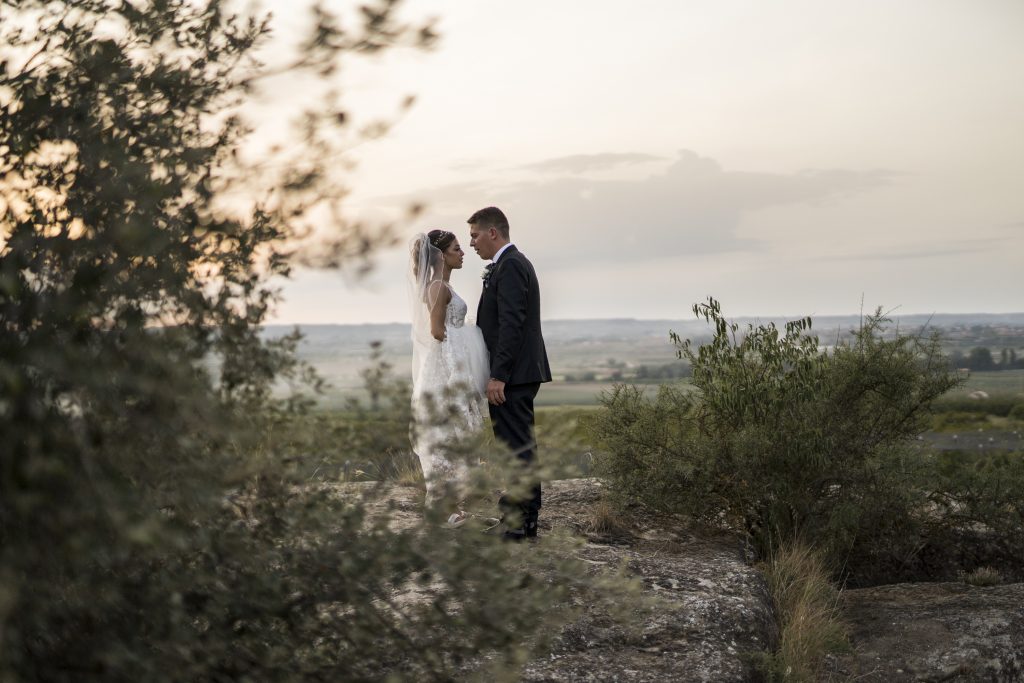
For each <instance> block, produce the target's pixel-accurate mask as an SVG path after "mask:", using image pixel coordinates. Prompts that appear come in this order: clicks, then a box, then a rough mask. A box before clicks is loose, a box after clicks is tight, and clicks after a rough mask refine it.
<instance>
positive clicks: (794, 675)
mask: <svg viewBox="0 0 1024 683" xmlns="http://www.w3.org/2000/svg"><path fill="white" fill-rule="evenodd" d="M762 570H763V571H764V574H765V577H766V578H767V580H768V588H769V590H770V591H771V595H772V601H773V603H774V606H775V612H776V617H777V619H778V622H779V647H778V650H777V651H776V652H774V653H773V654H771V655H770V656H768V657H767V658H766V667H765V668H766V671H765V673H766V674H767V676H768V679H769V680H774V681H801V682H802V681H818V680H822V677H823V673H824V664H825V656H826V655H827V654H829V653H831V652H836V651H839V650H842V649H845V647H846V646H847V640H846V631H845V628H844V626H843V624H842V623H841V622H840V620H839V613H838V600H839V591H838V590H837V589H836V587H835V586H834V585H833V584H832V581H831V580H830V578H829V572H828V570H827V568H826V567H825V564H824V563H823V562H822V560H821V557H820V556H819V555H818V554H817V553H816V552H814V550H812V549H811V548H809V547H807V546H804V545H802V544H799V543H794V544H791V545H788V546H784V547H782V548H780V549H778V550H777V551H776V552H775V553H774V554H773V556H772V557H771V559H770V560H769V561H768V562H766V563H764V565H763V566H762Z"/></svg>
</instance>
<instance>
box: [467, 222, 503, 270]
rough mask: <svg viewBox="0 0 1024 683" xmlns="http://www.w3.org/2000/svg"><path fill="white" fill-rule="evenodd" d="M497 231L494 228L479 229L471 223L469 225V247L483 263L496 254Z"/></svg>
mask: <svg viewBox="0 0 1024 683" xmlns="http://www.w3.org/2000/svg"><path fill="white" fill-rule="evenodd" d="M497 239H498V231H497V230H496V229H494V228H481V227H480V226H478V225H475V224H473V223H470V224H469V246H470V247H472V248H473V249H474V250H475V251H476V253H477V255H478V256H479V257H480V258H482V259H483V260H485V261H489V260H490V259H492V258H494V255H495V254H497V253H498V244H497Z"/></svg>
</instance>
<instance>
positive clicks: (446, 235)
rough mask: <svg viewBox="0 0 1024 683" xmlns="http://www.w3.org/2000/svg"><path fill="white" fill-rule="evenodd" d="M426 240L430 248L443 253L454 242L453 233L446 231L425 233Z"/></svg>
mask: <svg viewBox="0 0 1024 683" xmlns="http://www.w3.org/2000/svg"><path fill="white" fill-rule="evenodd" d="M427 239H428V240H430V246H432V247H434V248H436V249H439V250H440V251H442V252H443V251H444V250H445V249H447V248H448V247H450V246H451V244H452V242H454V241H455V233H454V232H448V231H447V230H431V231H430V232H428V233H427Z"/></svg>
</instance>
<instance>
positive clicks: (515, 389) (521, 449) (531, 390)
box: [488, 382, 541, 523]
mask: <svg viewBox="0 0 1024 683" xmlns="http://www.w3.org/2000/svg"><path fill="white" fill-rule="evenodd" d="M539 389H540V383H539V382H538V383H534V384H514V385H505V403H503V404H502V405H500V406H496V405H490V404H488V407H489V409H490V414H491V427H492V428H493V430H494V436H495V438H497V439H499V440H500V441H502V442H504V443H505V445H507V446H508V447H509V448H510V449H511V450H512V452H513V453H514V454H515V456H516V457H517V458H518V459H519V461H520V462H521V463H523V464H524V465H527V466H530V465H532V464H533V462H534V460H535V459H536V457H537V440H536V437H535V435H534V428H533V425H534V417H533V399H534V398H536V397H537V391H538V390H539ZM509 503H512V504H514V505H515V507H516V508H518V509H519V511H520V513H521V514H522V516H523V520H524V521H525V522H527V523H530V522H531V521H532V522H534V523H536V520H537V514H538V512H539V511H540V506H541V491H540V482H539V481H538V482H536V483H535V484H533V486H532V487H531V490H530V495H529V497H528V498H526V499H525V500H515V501H509Z"/></svg>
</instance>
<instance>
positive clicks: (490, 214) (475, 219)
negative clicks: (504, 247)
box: [466, 206, 508, 239]
mask: <svg viewBox="0 0 1024 683" xmlns="http://www.w3.org/2000/svg"><path fill="white" fill-rule="evenodd" d="M466 222H467V223H469V224H470V225H475V226H477V227H478V228H483V229H485V230H487V229H490V228H494V229H495V230H497V231H498V232H500V233H501V236H502V237H504V238H505V239H508V219H507V218H505V214H504V213H502V211H501V209H499V208H498V207H496V206H488V207H487V208H486V209H480V210H479V211H477V212H476V213H474V214H473V215H472V216H470V217H469V220H468V221H466Z"/></svg>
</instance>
